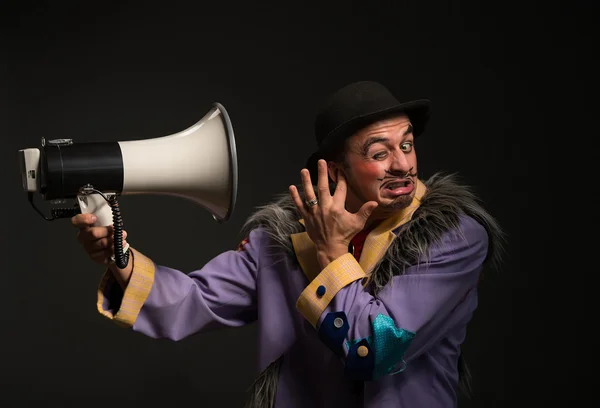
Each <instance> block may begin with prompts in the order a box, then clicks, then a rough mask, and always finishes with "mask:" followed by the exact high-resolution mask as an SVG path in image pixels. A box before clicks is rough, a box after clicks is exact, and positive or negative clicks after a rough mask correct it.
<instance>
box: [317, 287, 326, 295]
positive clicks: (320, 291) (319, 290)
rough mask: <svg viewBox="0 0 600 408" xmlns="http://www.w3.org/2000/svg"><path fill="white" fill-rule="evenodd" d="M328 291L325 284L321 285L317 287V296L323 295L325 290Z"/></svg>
mask: <svg viewBox="0 0 600 408" xmlns="http://www.w3.org/2000/svg"><path fill="white" fill-rule="evenodd" d="M326 291H327V289H325V286H323V285H321V286H319V287H318V288H317V296H318V297H321V296H323V295H324V294H325V292H326Z"/></svg>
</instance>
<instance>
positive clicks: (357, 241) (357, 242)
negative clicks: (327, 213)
mask: <svg viewBox="0 0 600 408" xmlns="http://www.w3.org/2000/svg"><path fill="white" fill-rule="evenodd" d="M376 226H377V224H375V225H372V226H371V227H369V228H365V229H364V230H362V231H361V232H359V233H358V234H356V235H355V236H354V238H352V240H351V241H350V244H351V245H352V247H353V248H354V251H353V253H352V254H353V255H354V258H356V260H357V261H360V254H361V253H362V249H363V246H364V245H365V240H366V239H367V235H369V233H370V232H371V231H373V229H374V228H375V227H376Z"/></svg>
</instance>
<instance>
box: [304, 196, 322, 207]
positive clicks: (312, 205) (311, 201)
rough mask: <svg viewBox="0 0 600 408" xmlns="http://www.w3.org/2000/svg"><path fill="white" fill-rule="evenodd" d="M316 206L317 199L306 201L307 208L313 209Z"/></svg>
mask: <svg viewBox="0 0 600 408" xmlns="http://www.w3.org/2000/svg"><path fill="white" fill-rule="evenodd" d="M317 204H319V200H318V199H317V197H315V198H313V199H312V200H306V205H307V206H308V207H309V208H312V207H314V206H315V205H317Z"/></svg>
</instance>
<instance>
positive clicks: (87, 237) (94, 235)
mask: <svg viewBox="0 0 600 408" xmlns="http://www.w3.org/2000/svg"><path fill="white" fill-rule="evenodd" d="M112 235H113V229H112V227H87V228H82V229H80V230H79V232H78V233H77V238H78V239H79V242H81V243H83V242H86V241H95V240H98V239H101V238H106V237H112Z"/></svg>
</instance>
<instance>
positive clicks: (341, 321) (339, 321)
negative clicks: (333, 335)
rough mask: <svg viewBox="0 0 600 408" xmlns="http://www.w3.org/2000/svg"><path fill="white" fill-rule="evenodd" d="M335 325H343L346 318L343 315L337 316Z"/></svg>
mask: <svg viewBox="0 0 600 408" xmlns="http://www.w3.org/2000/svg"><path fill="white" fill-rule="evenodd" d="M333 325H334V326H335V327H336V328H338V329H339V328H340V327H342V326H343V325H344V320H343V319H342V318H341V317H336V318H335V320H334V321H333Z"/></svg>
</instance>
